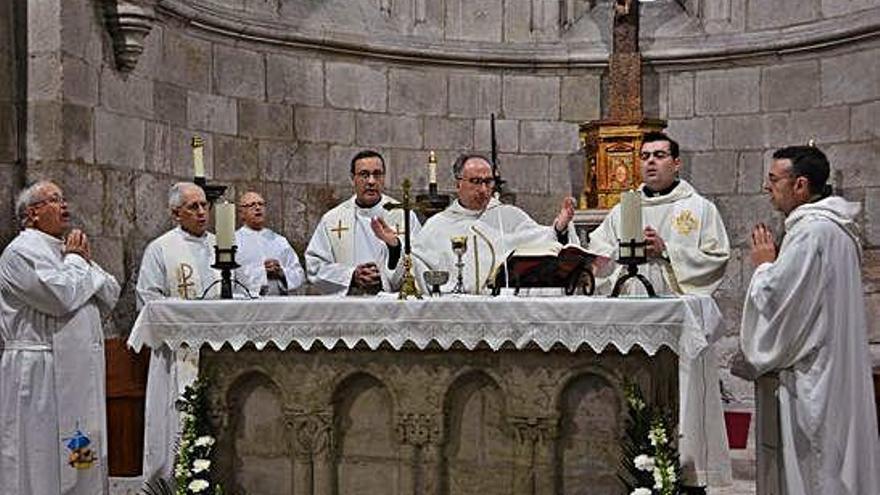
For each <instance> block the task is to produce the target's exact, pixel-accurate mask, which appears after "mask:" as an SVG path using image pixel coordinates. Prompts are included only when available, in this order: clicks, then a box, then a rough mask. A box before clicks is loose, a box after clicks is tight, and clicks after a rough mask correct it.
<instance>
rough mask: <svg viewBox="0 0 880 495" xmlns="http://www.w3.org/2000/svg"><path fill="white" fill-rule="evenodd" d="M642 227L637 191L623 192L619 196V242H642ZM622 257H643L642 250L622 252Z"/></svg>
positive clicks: (640, 206)
mask: <svg viewBox="0 0 880 495" xmlns="http://www.w3.org/2000/svg"><path fill="white" fill-rule="evenodd" d="M644 240H645V232H644V227H643V226H642V197H641V196H640V195H639V192H638V191H624V192H622V193H621V194H620V242H621V243H627V242H632V241H635V242H644ZM621 255H622V256H643V255H644V249H642V248H636V249H634V250H629V249H626V250H623V251H622V252H621Z"/></svg>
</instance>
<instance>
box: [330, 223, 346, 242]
mask: <svg viewBox="0 0 880 495" xmlns="http://www.w3.org/2000/svg"><path fill="white" fill-rule="evenodd" d="M346 230H348V227H343V226H342V219H340V220H339V223H338V224H337V225H336V227H335V228H332V229H330V232H333V233H334V234H336V236H337V237H339V238H340V239H342V233H343V232H345V231H346Z"/></svg>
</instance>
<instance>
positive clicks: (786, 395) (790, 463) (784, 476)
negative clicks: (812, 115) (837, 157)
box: [741, 146, 880, 495]
mask: <svg viewBox="0 0 880 495" xmlns="http://www.w3.org/2000/svg"><path fill="white" fill-rule="evenodd" d="M829 169H830V167H829V163H828V159H827V158H826V156H825V154H824V153H822V152H821V151H820V150H819V149H817V148H815V147H812V146H791V147H788V148H782V149H780V150H777V151H776V152H775V153H774V154H773V161H772V165H771V167H770V171H769V174H768V177H767V181H766V182H765V187H764V188H765V190H766V191H767V192H768V193H769V194H770V201H771V202H772V203H773V206H774V207H775V208H776V209H777V210H779V211H781V212H782V213H783V214H785V216H786V217H785V237H784V239H783V241H782V245H781V246H780V247H779V249H778V252H777V248H776V244H775V241H774V238H773V234H772V232H770V229H769V228H767V227H766V226H765V225H763V224H761V225H758V226H756V227H755V229H754V230H753V231H752V240H751V245H752V249H751V259H752V263H753V264H754V265H755V266H756V268H755V272H754V274H753V275H752V280H751V283H750V284H749V288H748V291H747V293H746V300H745V307H744V309H743V317H742V328H741V338H742V341H741V346H742V352H743V354H744V358H745V360H746V362H747V363H749V364H750V365H751V368H752V370H751V372H752V374H753V375H754V377H767V376H770V375H776V376H777V377H778V381H777V383H778V386H777V388H776V390H775V391H768V392H770V393H767V394H765V393H763V392H762V393H760V394H759V396H760V397H773V396H774V395H775V404H774V403H772V402H771V403H759V404H758V407H759V411H758V412H759V416H763V415H764V413H766V412H767V410H775V409H778V418H770V419H768V421H773V422H774V424H777V425H778V432H777V434H778V436H776V438H765V439H761V438H759V445H760V444H761V443H764V442H766V443H768V444H771V445H773V444H775V446H776V448H777V449H778V451H777V452H776V454H777V455H775V456H766V455H759V461H760V462H761V464H762V465H761V466H759V467H758V474H759V481H758V486H759V489H761V490H762V491H764V492H765V493H773V494H782V495H820V494H821V495H862V494H877V493H880V443H878V438H877V416H876V411H875V409H874V389H873V385H872V381H871V359H870V356H869V352H868V338H867V330H866V326H867V325H866V320H865V298H864V288H863V287H862V282H861V254H862V253H861V247H860V243H859V237H858V229H857V227H856V224H855V218H856V215H857V214H858V212H859V210H860V206H859V205H858V204H857V203H850V202H848V201H845V200H844V199H843V198H840V197H838V196H831V195H830V194H831V190H830V186H828V185H826V181H827V180H828V176H829ZM764 385H766V382H764V381H763V380H759V387H761V386H764ZM774 392H775V394H774ZM773 412H774V413H775V412H776V411H773ZM774 419H775V421H774ZM777 421H778V423H777ZM759 448H761V447H760V446H759ZM762 454H763V452H762ZM774 465H775V466H774ZM773 478H776V479H775V480H774V479H773ZM774 485H776V486H774Z"/></svg>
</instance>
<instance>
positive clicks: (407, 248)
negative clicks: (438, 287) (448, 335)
mask: <svg viewBox="0 0 880 495" xmlns="http://www.w3.org/2000/svg"><path fill="white" fill-rule="evenodd" d="M410 187H412V185H411V184H410V181H409V179H403V200H402V201H401V202H400V203H386V204H385V206H384V208H385V209H386V210H388V211H392V210H403V283H402V285H401V286H400V292H399V293H398V299H406V298H407V297H409V296H414V297H415V298H416V299H421V298H422V292H421V291H420V290H419V288H418V287H417V286H416V279H415V277H413V274H412V246H411V244H410V239H409V215H410V212H411V211H412V210H414V209H418V208H419V206H418V205H417V204H414V203H413V202H412V201H411V199H410V193H409V190H410ZM395 227H396V231H397V233H398V235H399V234H400V227H399V226H395Z"/></svg>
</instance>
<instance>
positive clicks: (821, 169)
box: [773, 146, 832, 197]
mask: <svg viewBox="0 0 880 495" xmlns="http://www.w3.org/2000/svg"><path fill="white" fill-rule="evenodd" d="M773 159H774V160H790V161H791V174H792V175H793V176H794V177H806V178H807V183H808V184H809V185H810V194H813V195H815V194H819V195H821V196H822V197H826V196H831V193H832V190H831V186H830V185H829V184H826V182H828V176H829V175H830V174H831V165H830V164H829V163H828V157H827V156H825V153H823V152H822V150H820V149H819V148H817V147H815V146H787V147H785V148H779V149H778V150H776V151H774V152H773Z"/></svg>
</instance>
